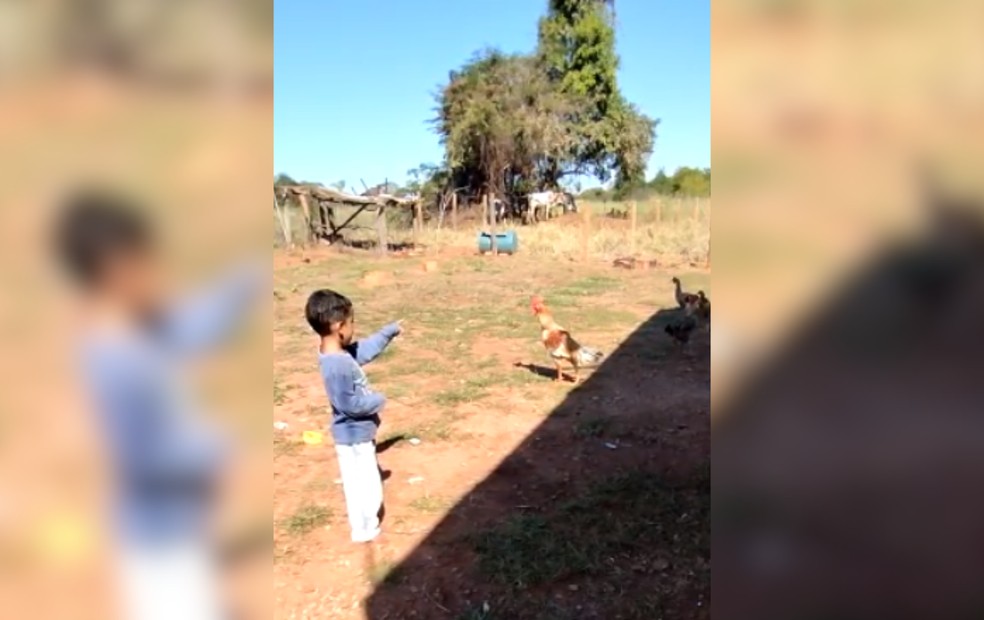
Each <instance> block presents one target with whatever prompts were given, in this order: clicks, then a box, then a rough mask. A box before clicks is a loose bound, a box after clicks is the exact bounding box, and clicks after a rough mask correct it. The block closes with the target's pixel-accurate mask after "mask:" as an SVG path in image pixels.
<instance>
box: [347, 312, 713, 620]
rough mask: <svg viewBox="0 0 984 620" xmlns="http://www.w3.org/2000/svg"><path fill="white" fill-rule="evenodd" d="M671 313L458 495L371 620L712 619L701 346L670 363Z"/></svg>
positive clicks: (393, 574) (373, 604)
mask: <svg viewBox="0 0 984 620" xmlns="http://www.w3.org/2000/svg"><path fill="white" fill-rule="evenodd" d="M676 314H677V311H676V310H668V311H660V312H658V313H656V314H655V315H654V316H652V317H651V318H650V319H649V320H647V321H646V322H645V323H644V324H642V325H641V326H640V327H639V328H638V329H637V330H636V331H635V332H634V333H633V334H632V335H631V336H630V337H629V338H628V339H627V340H626V342H625V343H624V344H623V345H622V346H621V347H619V348H618V349H617V350H616V351H614V352H613V353H612V354H611V355H610V356H609V357H608V359H607V360H606V361H605V362H603V363H602V364H601V366H600V367H599V368H598V369H597V370H596V371H595V372H594V373H593V374H592V375H591V376H589V377H588V378H587V379H586V380H585V382H584V383H583V384H582V385H581V386H579V387H578V388H576V389H574V390H573V391H572V392H571V393H570V395H569V396H568V397H567V398H566V399H565V400H564V401H563V402H562V403H561V404H560V405H559V406H558V407H557V408H556V409H555V410H554V411H552V412H551V413H550V415H549V416H548V417H547V418H546V419H545V421H544V422H543V423H542V424H541V425H540V426H539V427H538V428H537V429H536V431H535V432H533V433H532V434H531V435H530V436H529V437H527V438H526V439H525V440H524V441H523V443H522V444H521V445H520V447H519V448H517V449H516V450H515V451H514V452H513V453H512V454H510V455H509V456H508V457H507V458H506V459H505V460H503V462H502V463H501V464H500V465H499V466H498V467H497V468H496V469H495V470H494V471H493V472H492V473H491V474H490V475H489V476H488V477H487V478H486V479H485V480H484V481H482V482H481V483H480V484H478V485H477V486H476V487H475V488H474V489H473V490H472V491H471V492H470V493H468V494H467V495H466V496H465V497H464V498H462V499H461V501H459V502H458V504H457V505H456V506H454V508H453V509H451V510H450V512H449V513H448V514H447V515H446V516H445V518H444V519H443V520H442V521H441V522H440V523H439V524H438V525H437V526H436V528H435V529H434V530H433V531H432V532H431V534H430V535H429V536H428V537H427V538H426V539H425V540H424V542H423V543H422V544H420V545H419V546H418V547H417V548H416V549H415V550H414V551H413V552H412V553H411V554H410V556H409V557H408V558H407V559H406V560H405V561H404V562H403V563H401V564H400V565H399V566H396V567H395V568H393V569H392V570H391V571H390V572H389V573H388V575H387V576H386V578H385V579H384V580H383V581H382V582H381V583H380V584H379V585H378V586H377V588H376V590H375V592H373V594H372V595H371V596H370V597H369V599H368V600H367V601H366V610H367V617H368V618H370V619H371V620H385V619H390V620H398V619H399V620H403V619H407V618H435V619H437V618H452V619H459V618H460V619H473V620H478V619H487V620H491V619H502V620H515V619H525V618H530V619H543V620H551V619H557V620H560V619H572V620H573V619H575V618H577V619H593V618H598V619H602V618H604V619H605V620H615V619H616V618H622V619H625V620H629V619H639V620H643V619H645V620H652V619H655V618H660V617H666V618H709V617H710V616H709V602H708V600H709V594H710V555H709V554H710V525H709V517H710V515H709V508H710V479H709V474H710V465H709V456H710V420H709V409H710V371H709V344H708V340H709V339H708V336H707V334H705V333H698V334H697V335H696V336H695V337H694V339H693V341H692V342H691V344H690V350H689V352H688V353H680V352H678V351H676V350H675V349H674V347H673V346H672V345H673V343H672V342H671V341H670V340H669V338H668V337H667V336H666V334H665V333H664V331H663V328H664V326H665V325H666V323H667V321H668V320H670V319H672V318H673V317H674V316H676ZM524 371H526V372H529V371H532V372H537V368H536V367H533V368H530V369H525V370H524V369H516V372H524ZM544 380H548V379H546V378H544Z"/></svg>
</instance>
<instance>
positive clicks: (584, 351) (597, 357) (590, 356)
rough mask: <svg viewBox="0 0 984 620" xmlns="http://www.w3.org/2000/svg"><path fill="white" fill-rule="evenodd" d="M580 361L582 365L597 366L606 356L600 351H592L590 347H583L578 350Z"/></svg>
mask: <svg viewBox="0 0 984 620" xmlns="http://www.w3.org/2000/svg"><path fill="white" fill-rule="evenodd" d="M577 353H578V361H579V362H580V363H581V364H596V363H598V362H600V361H601V359H602V358H603V357H605V354H604V353H602V352H601V351H599V350H598V349H592V348H590V347H581V348H580V350H578V352H577Z"/></svg>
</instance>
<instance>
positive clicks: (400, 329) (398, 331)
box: [396, 319, 403, 336]
mask: <svg viewBox="0 0 984 620" xmlns="http://www.w3.org/2000/svg"><path fill="white" fill-rule="evenodd" d="M402 333H403V319H398V320H397V321H396V335H397V336H399V335H400V334H402Z"/></svg>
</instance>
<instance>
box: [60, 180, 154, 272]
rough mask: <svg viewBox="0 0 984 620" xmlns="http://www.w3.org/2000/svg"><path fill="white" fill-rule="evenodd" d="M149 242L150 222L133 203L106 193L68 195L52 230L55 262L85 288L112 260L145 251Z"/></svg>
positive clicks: (91, 192) (148, 246) (150, 242)
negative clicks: (56, 259)
mask: <svg viewBox="0 0 984 620" xmlns="http://www.w3.org/2000/svg"><path fill="white" fill-rule="evenodd" d="M152 245H153V235H152V234H151V227H150V223H149V222H147V221H146V220H145V219H144V217H143V216H142V214H140V213H139V212H138V210H137V209H136V208H135V206H134V205H133V203H131V202H130V201H128V200H127V199H126V198H124V197H122V196H118V195H115V194H110V193H106V192H98V191H83V192H79V193H77V194H74V195H73V196H71V197H70V198H69V199H68V200H67V201H66V202H65V204H64V208H63V213H62V214H61V216H60V217H59V219H58V221H57V222H56V224H55V229H54V246H55V247H54V250H55V254H56V255H57V257H58V261H59V262H60V263H61V265H62V267H63V268H64V269H65V270H66V271H67V272H68V273H69V275H70V276H71V277H72V278H73V279H75V280H76V281H77V282H79V283H80V284H81V285H83V286H85V287H92V286H98V285H99V283H100V280H101V279H102V277H103V276H104V275H105V270H106V267H107V266H108V265H109V264H110V262H112V261H113V260H115V259H118V258H121V257H125V256H127V255H133V254H137V253H140V252H145V251H147V250H150V249H151V246H152Z"/></svg>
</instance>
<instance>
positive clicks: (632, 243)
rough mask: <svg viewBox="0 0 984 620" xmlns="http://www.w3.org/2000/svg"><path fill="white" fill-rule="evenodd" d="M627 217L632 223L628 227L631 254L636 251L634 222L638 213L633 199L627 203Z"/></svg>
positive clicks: (633, 254)
mask: <svg viewBox="0 0 984 620" xmlns="http://www.w3.org/2000/svg"><path fill="white" fill-rule="evenodd" d="M629 219H630V220H631V222H632V224H631V226H630V227H629V235H630V237H629V247H630V248H631V249H632V254H631V255H632V256H635V253H636V222H637V221H638V214H637V209H636V201H635V200H633V201H632V202H630V203H629Z"/></svg>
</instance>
